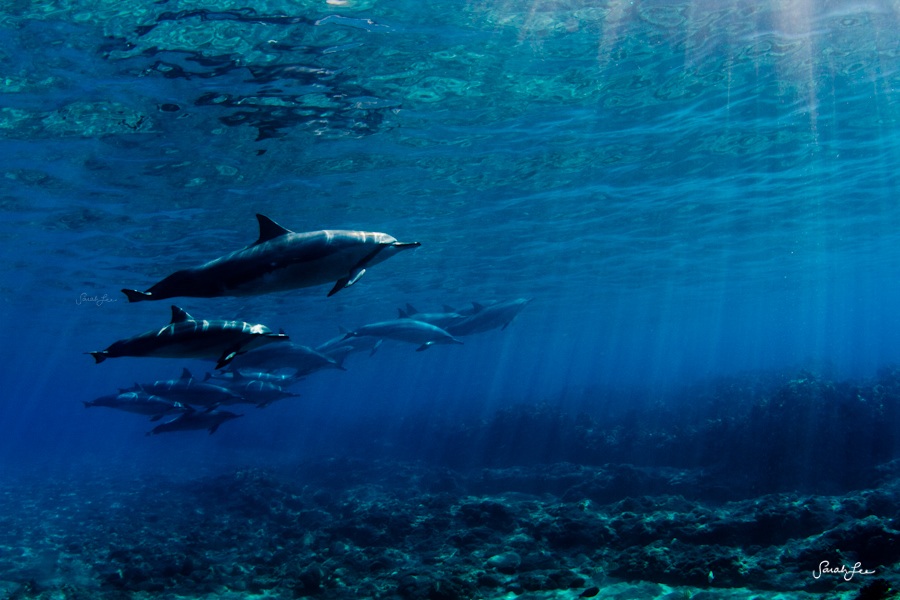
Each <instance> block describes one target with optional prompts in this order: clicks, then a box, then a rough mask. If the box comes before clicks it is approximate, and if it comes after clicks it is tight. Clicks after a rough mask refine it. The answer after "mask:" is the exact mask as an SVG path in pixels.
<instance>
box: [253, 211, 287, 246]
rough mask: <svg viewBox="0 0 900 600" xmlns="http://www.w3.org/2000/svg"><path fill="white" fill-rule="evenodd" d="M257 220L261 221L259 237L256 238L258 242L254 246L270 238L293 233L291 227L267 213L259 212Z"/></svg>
mask: <svg viewBox="0 0 900 600" xmlns="http://www.w3.org/2000/svg"><path fill="white" fill-rule="evenodd" d="M256 220H257V221H259V239H258V240H256V244H253V245H254V246H255V245H257V244H262V243H264V242H268V241H269V240H274V239H275V238H277V237H281V236H283V235H287V234H288V233H293V232H292V231H291V230H290V229H285V228H284V227H282V226H281V225H279V224H278V223H276V222H275V221H273V220H272V219H270V218H269V217H267V216H265V215H261V214H258V213H257V215H256Z"/></svg>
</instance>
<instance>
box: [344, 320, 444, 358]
mask: <svg viewBox="0 0 900 600" xmlns="http://www.w3.org/2000/svg"><path fill="white" fill-rule="evenodd" d="M358 336H370V337H376V338H387V339H392V340H398V341H401V342H409V343H412V344H419V347H418V348H416V352H421V351H422V350H427V349H428V348H429V347H430V346H433V345H434V344H462V342H461V341H459V340H458V339H456V338H455V337H453V336H452V335H450V334H449V333H447V332H446V331H444V330H443V329H441V328H440V327H436V326H434V325H431V324H430V323H424V322H422V321H416V320H415V319H395V320H393V321H382V322H380V323H372V324H370V325H363V326H362V327H360V328H359V329H357V330H356V331H350V332H348V333H347V335H345V336H344V337H345V338H346V339H350V338H353V337H358Z"/></svg>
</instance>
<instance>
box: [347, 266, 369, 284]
mask: <svg viewBox="0 0 900 600" xmlns="http://www.w3.org/2000/svg"><path fill="white" fill-rule="evenodd" d="M365 274H366V270H365V269H359V270H357V271H355V272H351V273H350V275H352V277H351V278H350V281H348V282H347V285H345V286H344V287H350V286H351V285H353V284H354V283H356V282H357V281H359V278H360V277H362V276H363V275H365Z"/></svg>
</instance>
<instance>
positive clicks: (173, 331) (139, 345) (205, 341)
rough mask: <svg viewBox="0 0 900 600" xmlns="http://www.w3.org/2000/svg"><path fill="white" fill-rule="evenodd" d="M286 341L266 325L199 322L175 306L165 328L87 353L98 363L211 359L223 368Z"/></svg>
mask: <svg viewBox="0 0 900 600" xmlns="http://www.w3.org/2000/svg"><path fill="white" fill-rule="evenodd" d="M287 340H288V336H286V335H285V334H283V333H275V332H273V331H272V330H271V329H269V328H268V327H266V326H265V325H258V324H257V325H251V324H250V323H245V322H243V321H224V320H215V321H198V320H197V319H194V318H193V317H192V316H191V315H189V314H188V313H187V312H185V311H184V310H182V309H180V308H178V307H177V306H173V307H172V321H171V322H170V323H169V324H168V325H166V326H165V327H163V328H162V329H159V330H153V331H147V332H144V333H140V334H138V335H135V336H132V337H130V338H126V339H124V340H119V341H117V342H114V343H113V344H112V345H111V346H109V347H108V348H107V349H106V350H99V351H96V352H89V353H88V354H90V355H91V356H93V357H94V360H95V361H96V362H98V363H101V362H103V361H104V360H106V359H107V358H118V357H120V356H153V357H159V358H211V359H214V360H216V361H218V362H217V363H216V368H217V369H220V368H222V367H224V366H225V365H227V364H228V363H230V362H231V361H232V360H233V359H234V357H235V356H237V355H238V354H241V353H243V352H246V351H247V350H250V349H251V348H256V347H258V346H262V345H263V344H268V343H270V342H277V341H287Z"/></svg>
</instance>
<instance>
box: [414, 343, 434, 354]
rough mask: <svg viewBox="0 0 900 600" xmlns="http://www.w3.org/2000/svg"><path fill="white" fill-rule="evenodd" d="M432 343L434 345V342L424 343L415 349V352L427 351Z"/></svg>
mask: <svg viewBox="0 0 900 600" xmlns="http://www.w3.org/2000/svg"><path fill="white" fill-rule="evenodd" d="M433 343H434V342H425V343H424V344H422V345H421V346H419V347H418V348H416V352H424V351H425V350H428V348H429V347H430V346H431V345H432V344H433Z"/></svg>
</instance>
